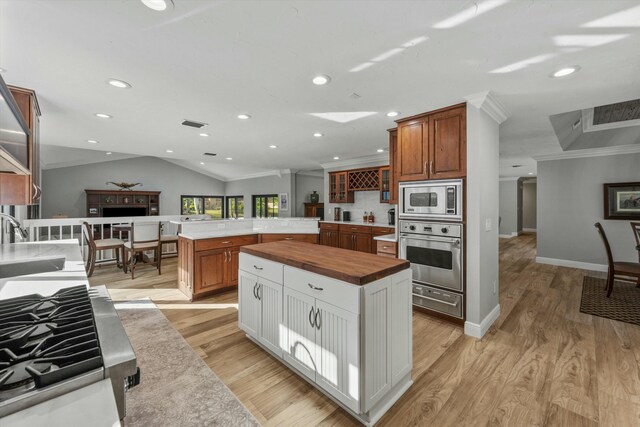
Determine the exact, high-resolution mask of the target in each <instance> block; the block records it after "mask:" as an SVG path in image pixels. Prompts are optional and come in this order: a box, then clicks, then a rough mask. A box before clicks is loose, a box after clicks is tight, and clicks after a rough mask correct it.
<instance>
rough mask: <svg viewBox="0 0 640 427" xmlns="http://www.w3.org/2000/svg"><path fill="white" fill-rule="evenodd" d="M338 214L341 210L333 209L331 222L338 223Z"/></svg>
mask: <svg viewBox="0 0 640 427" xmlns="http://www.w3.org/2000/svg"><path fill="white" fill-rule="evenodd" d="M340 212H342V209H341V208H333V220H334V221H340Z"/></svg>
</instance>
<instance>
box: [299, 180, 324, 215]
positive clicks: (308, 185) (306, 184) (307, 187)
mask: <svg viewBox="0 0 640 427" xmlns="http://www.w3.org/2000/svg"><path fill="white" fill-rule="evenodd" d="M313 191H316V192H317V193H318V194H319V195H320V197H319V199H318V200H319V201H320V202H322V201H323V200H324V176H323V174H322V170H320V171H319V174H318V175H316V176H313V175H307V174H304V173H297V174H296V216H300V217H302V216H304V204H305V203H309V202H310V200H309V195H310V194H311V193H312V192H313ZM325 218H326V215H325Z"/></svg>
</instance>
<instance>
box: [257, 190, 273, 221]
mask: <svg viewBox="0 0 640 427" xmlns="http://www.w3.org/2000/svg"><path fill="white" fill-rule="evenodd" d="M253 216H254V217H256V218H277V217H278V195H277V194H260V195H257V196H253Z"/></svg>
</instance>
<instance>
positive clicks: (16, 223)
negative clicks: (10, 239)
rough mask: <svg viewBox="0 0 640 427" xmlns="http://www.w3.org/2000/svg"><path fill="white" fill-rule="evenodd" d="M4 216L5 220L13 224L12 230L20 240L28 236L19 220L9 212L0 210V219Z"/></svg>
mask: <svg viewBox="0 0 640 427" xmlns="http://www.w3.org/2000/svg"><path fill="white" fill-rule="evenodd" d="M2 218H6V220H7V222H9V224H11V225H12V226H13V231H14V232H15V233H16V237H19V238H20V239H21V240H22V241H25V240H27V239H28V238H29V232H28V231H27V230H25V229H24V228H22V226H21V225H20V222H19V221H18V220H17V219H15V218H14V217H12V216H11V215H9V214H6V213H2V212H0V219H2Z"/></svg>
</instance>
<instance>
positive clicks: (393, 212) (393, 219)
mask: <svg viewBox="0 0 640 427" xmlns="http://www.w3.org/2000/svg"><path fill="white" fill-rule="evenodd" d="M387 214H388V215H389V225H396V209H395V208H391V209H389V212H387Z"/></svg>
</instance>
